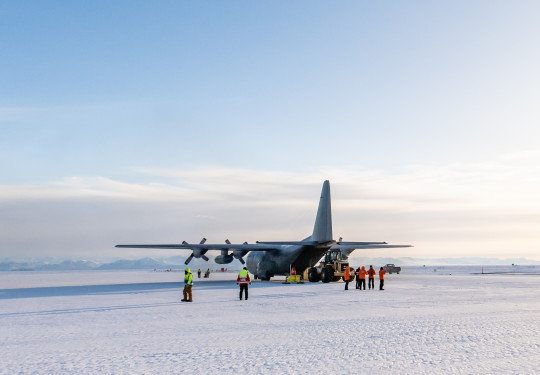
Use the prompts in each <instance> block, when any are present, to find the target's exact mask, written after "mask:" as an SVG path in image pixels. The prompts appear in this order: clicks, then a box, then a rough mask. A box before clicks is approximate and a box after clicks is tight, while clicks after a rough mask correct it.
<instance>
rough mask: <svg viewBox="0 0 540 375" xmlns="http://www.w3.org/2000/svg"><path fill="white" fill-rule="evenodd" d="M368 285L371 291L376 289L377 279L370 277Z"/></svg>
mask: <svg viewBox="0 0 540 375" xmlns="http://www.w3.org/2000/svg"><path fill="white" fill-rule="evenodd" d="M367 285H368V288H369V289H371V288H373V289H375V279H374V278H372V277H370V278H369V279H368V284H367Z"/></svg>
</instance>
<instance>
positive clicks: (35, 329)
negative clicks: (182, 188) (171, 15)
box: [0, 267, 540, 374]
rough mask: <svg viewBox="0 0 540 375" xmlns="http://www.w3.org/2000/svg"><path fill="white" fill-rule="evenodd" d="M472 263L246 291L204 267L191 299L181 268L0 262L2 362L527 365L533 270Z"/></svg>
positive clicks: (300, 369) (535, 337)
mask: <svg viewBox="0 0 540 375" xmlns="http://www.w3.org/2000/svg"><path fill="white" fill-rule="evenodd" d="M464 270H465V271H464ZM477 270H479V268H478V269H474V270H473V269H468V268H464V267H456V268H452V267H444V268H439V269H437V272H434V269H433V267H431V268H428V269H421V268H405V269H404V271H403V273H401V274H400V275H387V281H386V285H385V289H386V290H385V291H378V290H375V291H369V290H366V291H358V290H355V289H354V286H353V287H352V288H351V290H349V291H344V290H343V287H344V284H343V283H333V284H322V283H317V284H311V283H306V284H303V285H294V284H291V285H283V284H281V283H280V282H255V283H254V285H253V286H252V287H251V288H250V290H249V291H250V298H249V301H239V300H238V289H237V287H236V285H235V282H234V279H235V275H233V274H219V275H218V274H213V275H212V277H211V279H210V280H204V279H196V278H195V286H194V303H192V304H189V303H181V302H179V300H180V298H181V287H182V283H181V281H182V278H183V274H182V273H178V272H152V271H85V272H57V273H50V272H1V273H0V306H1V309H0V332H1V335H0V343H1V348H2V360H1V361H0V373H2V374H62V373H65V374H67V373H100V374H150V373H160V374H166V373H186V374H188V373H199V374H205V373H225V374H227V373H228V374H237V373H239V372H243V373H250V374H252V373H264V374H307V373H313V372H321V373H336V374H338V373H357V374H358V373H360V374H368V373H370V374H380V373H394V374H395V373H397V374H419V373H425V374H433V373H445V374H476V373H481V374H489V373H501V374H512V373H515V374H536V373H538V369H540V298H539V296H540V275H538V270H537V269H534V268H533V269H531V270H528V272H523V273H509V274H506V273H503V274H483V275H482V274H472V272H477ZM485 271H490V270H485ZM495 271H503V272H506V271H507V270H504V269H503V270H500V269H495ZM450 273H451V275H450ZM377 284H378V280H377V279H376V286H377Z"/></svg>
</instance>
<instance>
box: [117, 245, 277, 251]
mask: <svg viewBox="0 0 540 375" xmlns="http://www.w3.org/2000/svg"><path fill="white" fill-rule="evenodd" d="M115 247H120V248H131V249H191V250H244V251H268V250H278V249H279V246H276V245H270V244H268V245H266V244H188V243H185V244H171V245H167V244H165V245H116V246H115Z"/></svg>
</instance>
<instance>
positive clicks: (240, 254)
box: [225, 239, 249, 264]
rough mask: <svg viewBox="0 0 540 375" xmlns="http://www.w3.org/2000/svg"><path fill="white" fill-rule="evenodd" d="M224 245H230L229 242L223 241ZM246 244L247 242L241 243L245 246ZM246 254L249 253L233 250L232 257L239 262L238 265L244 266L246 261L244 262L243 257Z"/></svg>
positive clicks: (247, 251)
mask: <svg viewBox="0 0 540 375" xmlns="http://www.w3.org/2000/svg"><path fill="white" fill-rule="evenodd" d="M225 243H226V244H227V245H230V244H231V242H230V241H229V240H228V239H227V240H225ZM247 244H248V243H247V241H246V242H244V243H243V245H247ZM247 253H249V250H233V252H232V255H233V256H234V257H235V258H236V259H238V260H239V261H240V263H242V264H246V261H245V260H244V258H243V257H244V255H246V254H247Z"/></svg>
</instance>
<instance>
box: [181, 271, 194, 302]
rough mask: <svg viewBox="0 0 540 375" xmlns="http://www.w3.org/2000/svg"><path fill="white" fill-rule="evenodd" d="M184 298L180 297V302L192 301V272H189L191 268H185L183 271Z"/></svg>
mask: <svg viewBox="0 0 540 375" xmlns="http://www.w3.org/2000/svg"><path fill="white" fill-rule="evenodd" d="M184 273H185V275H184V299H182V300H181V301H182V302H193V294H192V290H191V289H192V287H193V274H192V273H191V270H190V269H189V268H186V270H185V271H184Z"/></svg>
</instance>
